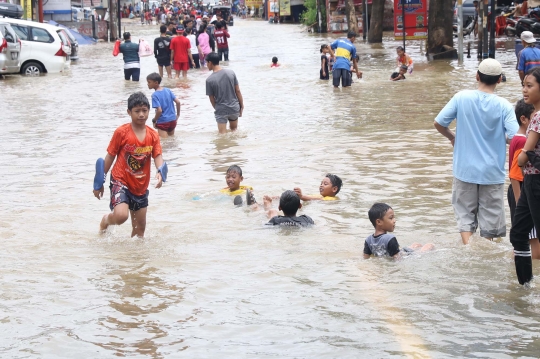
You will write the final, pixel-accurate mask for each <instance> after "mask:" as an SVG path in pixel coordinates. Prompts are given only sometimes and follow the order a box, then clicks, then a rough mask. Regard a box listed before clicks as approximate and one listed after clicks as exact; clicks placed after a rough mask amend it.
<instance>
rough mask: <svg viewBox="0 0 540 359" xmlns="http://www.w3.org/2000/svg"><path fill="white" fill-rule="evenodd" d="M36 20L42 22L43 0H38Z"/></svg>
mask: <svg viewBox="0 0 540 359" xmlns="http://www.w3.org/2000/svg"><path fill="white" fill-rule="evenodd" d="M37 3H38V21H39V22H43V0H38V2H37Z"/></svg>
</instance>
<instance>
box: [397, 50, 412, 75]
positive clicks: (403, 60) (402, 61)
mask: <svg viewBox="0 0 540 359" xmlns="http://www.w3.org/2000/svg"><path fill="white" fill-rule="evenodd" d="M396 52H397V55H398V57H397V66H398V68H399V67H400V66H401V65H405V66H407V68H408V69H409V74H412V72H413V69H414V63H413V60H412V59H411V57H410V56H409V55H407V54H406V53H405V50H404V49H403V46H398V48H397V49H396Z"/></svg>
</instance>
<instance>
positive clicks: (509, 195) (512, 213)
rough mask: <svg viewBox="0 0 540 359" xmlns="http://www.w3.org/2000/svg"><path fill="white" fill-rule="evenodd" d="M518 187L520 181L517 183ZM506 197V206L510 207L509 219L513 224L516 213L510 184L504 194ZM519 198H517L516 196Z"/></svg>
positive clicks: (512, 189)
mask: <svg viewBox="0 0 540 359" xmlns="http://www.w3.org/2000/svg"><path fill="white" fill-rule="evenodd" d="M519 188H520V190H521V182H520V183H519ZM506 198H507V199H508V207H510V221H511V222H512V225H514V214H515V213H516V205H517V203H516V199H515V198H514V188H513V187H512V185H510V186H508V193H507V195H506ZM518 199H519V198H518Z"/></svg>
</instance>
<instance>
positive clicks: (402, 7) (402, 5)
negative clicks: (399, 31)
mask: <svg viewBox="0 0 540 359" xmlns="http://www.w3.org/2000/svg"><path fill="white" fill-rule="evenodd" d="M400 1H401V16H402V19H403V52H407V50H406V48H405V38H406V37H407V31H406V30H407V28H406V27H405V0H400Z"/></svg>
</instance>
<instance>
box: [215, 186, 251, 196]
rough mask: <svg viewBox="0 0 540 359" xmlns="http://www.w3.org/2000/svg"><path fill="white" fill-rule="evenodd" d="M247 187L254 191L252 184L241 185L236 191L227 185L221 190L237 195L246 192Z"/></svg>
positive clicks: (230, 194)
mask: <svg viewBox="0 0 540 359" xmlns="http://www.w3.org/2000/svg"><path fill="white" fill-rule="evenodd" d="M246 189H249V190H250V191H253V187H251V186H240V188H239V189H237V190H236V191H232V192H231V191H230V190H229V187H225V188H223V189H222V190H220V192H221V193H225V194H228V195H229V196H237V195H239V194H244V193H246Z"/></svg>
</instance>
